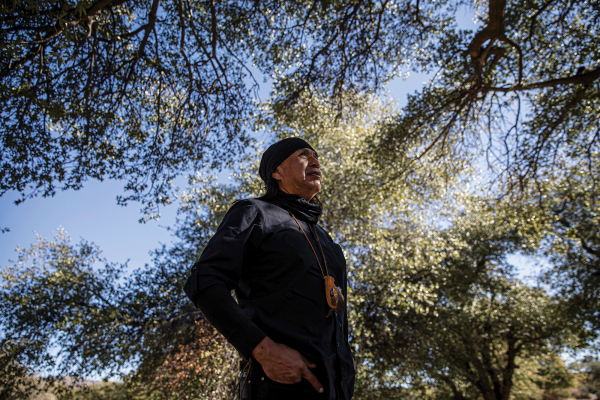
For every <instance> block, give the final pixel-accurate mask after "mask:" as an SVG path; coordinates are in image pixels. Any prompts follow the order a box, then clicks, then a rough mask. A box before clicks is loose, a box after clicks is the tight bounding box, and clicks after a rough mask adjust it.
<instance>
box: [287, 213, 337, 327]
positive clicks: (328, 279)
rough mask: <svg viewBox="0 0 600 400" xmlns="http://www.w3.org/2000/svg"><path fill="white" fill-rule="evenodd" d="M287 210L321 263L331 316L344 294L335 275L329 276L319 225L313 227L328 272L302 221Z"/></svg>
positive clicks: (318, 262)
mask: <svg viewBox="0 0 600 400" xmlns="http://www.w3.org/2000/svg"><path fill="white" fill-rule="evenodd" d="M287 211H288V212H289V213H290V215H291V216H292V217H293V218H294V221H296V223H297V224H298V227H299V228H300V230H301V231H302V233H303V234H304V237H305V238H306V241H307V242H308V244H309V245H310V248H311V249H312V251H313V254H314V255H315V258H316V259H317V264H319V269H320V270H321V274H323V278H324V279H325V297H326V298H327V305H329V308H330V309H331V310H330V311H329V314H327V316H330V315H331V313H332V311H335V310H337V309H338V308H340V306H341V305H342V303H343V302H344V295H343V294H342V289H341V288H340V287H339V286H335V280H334V279H333V277H332V276H329V270H328V269H327V260H326V259H325V253H324V252H323V246H321V240H319V235H318V233H317V227H316V226H315V225H314V224H313V229H314V230H315V237H316V238H317V243H318V244H319V249H320V250H321V255H322V256H323V263H324V264H325V272H327V274H325V272H323V267H321V261H319V257H318V256H317V252H316V251H315V248H314V247H313V245H312V243H311V242H310V240H309V239H308V236H306V232H304V229H302V225H300V222H298V220H297V219H296V217H295V216H294V214H292V212H291V211H290V210H287ZM309 227H310V225H309Z"/></svg>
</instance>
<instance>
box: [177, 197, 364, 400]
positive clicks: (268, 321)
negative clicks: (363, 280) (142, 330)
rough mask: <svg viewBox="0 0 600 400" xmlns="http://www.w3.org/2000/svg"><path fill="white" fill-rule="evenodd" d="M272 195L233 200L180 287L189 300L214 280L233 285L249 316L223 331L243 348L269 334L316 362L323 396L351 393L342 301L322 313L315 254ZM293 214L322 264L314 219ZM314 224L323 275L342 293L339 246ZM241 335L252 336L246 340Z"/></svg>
mask: <svg viewBox="0 0 600 400" xmlns="http://www.w3.org/2000/svg"><path fill="white" fill-rule="evenodd" d="M274 203H275V204H274ZM276 203H277V202H276V201H274V202H268V201H262V200H257V199H252V200H243V201H240V202H238V203H236V204H235V205H234V206H233V207H232V208H231V209H230V210H229V212H228V213H227V215H226V216H225V218H224V219H223V221H222V222H221V225H220V226H219V229H218V230H217V232H216V234H215V235H214V237H213V238H212V239H211V240H210V241H209V243H208V245H207V246H206V248H205V250H204V252H203V253H202V256H201V257H200V259H199V260H198V262H197V263H196V264H195V265H194V267H193V269H192V275H191V277H190V279H189V280H188V282H187V283H186V293H187V294H188V296H189V297H190V299H192V301H195V300H197V299H198V298H199V297H201V295H202V293H203V292H206V291H207V289H209V288H211V287H214V286H217V285H224V286H225V287H226V288H227V289H228V290H231V289H235V294H236V297H237V299H238V303H239V306H240V307H241V309H242V310H243V312H244V313H245V315H246V316H247V317H249V320H248V321H247V323H244V324H242V325H240V327H239V328H238V329H235V330H236V332H228V335H226V337H227V336H229V337H227V338H228V340H229V341H230V342H231V343H232V344H233V345H234V347H236V348H237V349H238V350H240V353H241V354H242V355H243V356H248V355H249V351H251V350H252V349H253V348H254V347H255V346H256V345H257V344H258V342H260V340H262V338H263V337H264V335H267V336H269V337H270V338H271V339H272V340H274V341H275V342H278V343H283V344H286V345H288V346H290V347H291V348H293V349H295V350H298V351H299V352H300V353H301V354H302V355H304V356H305V357H306V358H307V359H308V360H310V361H312V362H314V363H315V364H317V368H316V369H315V370H314V373H315V375H316V376H317V378H318V379H319V380H320V381H321V383H322V384H323V385H324V388H325V394H326V396H324V398H330V399H332V400H333V399H336V398H339V399H348V400H349V399H350V398H351V397H352V394H353V390H354V366H353V359H352V354H351V351H350V346H349V344H348V318H347V313H346V305H343V306H342V307H341V308H340V309H338V311H337V312H336V313H334V314H333V315H331V316H330V317H327V314H328V311H329V307H328V305H327V300H326V297H325V284H324V279H323V275H322V273H321V270H320V269H319V265H318V263H317V260H316V258H315V254H314V253H313V250H312V249H311V247H310V245H309V243H308V242H307V240H306V238H305V237H304V234H303V233H302V231H301V230H300V228H299V227H298V225H297V223H296V222H295V221H294V219H293V218H292V216H291V215H290V214H289V212H288V211H287V210H285V209H283V208H281V207H280V206H278V205H276ZM296 217H297V218H298V219H299V222H300V224H301V225H302V228H303V229H304V232H306V234H307V236H308V238H309V240H310V241H311V243H312V245H313V248H314V249H315V251H316V252H317V255H318V257H319V260H320V262H321V266H322V267H323V269H325V266H324V263H323V260H322V256H321V252H320V250H319V245H318V242H317V240H316V239H315V235H314V233H315V231H314V229H313V225H312V224H308V223H307V222H305V221H303V220H301V219H300V218H299V217H300V216H299V215H296ZM316 231H317V233H318V235H319V240H320V242H321V245H322V247H323V252H324V253H325V257H326V260H327V268H328V271H329V275H330V276H332V277H334V278H335V282H336V285H338V286H340V287H341V288H342V291H343V294H344V297H345V298H346V297H347V291H346V288H347V280H346V260H345V258H344V254H343V252H342V250H341V248H340V246H338V245H337V244H336V243H334V242H333V240H332V239H331V237H330V236H329V235H328V234H327V232H325V230H323V229H322V228H321V227H319V226H316ZM205 303H206V301H205ZM200 306H201V308H202V310H203V311H204V307H203V306H202V305H200ZM204 306H206V304H205V305H204ZM209 308H210V305H209ZM205 314H207V313H206V312H205ZM221 314H222V313H221ZM222 317H223V316H222V315H221V316H219V317H215V318H222ZM209 320H210V318H209ZM211 322H212V321H211ZM217 328H219V326H217ZM257 332H264V334H263V335H260V334H259V333H257ZM222 333H223V332H222ZM247 337H252V338H253V339H252V340H253V341H254V342H255V343H247ZM336 392H337V393H338V395H337V396H336V395H335V393H336ZM315 397H316V396H315Z"/></svg>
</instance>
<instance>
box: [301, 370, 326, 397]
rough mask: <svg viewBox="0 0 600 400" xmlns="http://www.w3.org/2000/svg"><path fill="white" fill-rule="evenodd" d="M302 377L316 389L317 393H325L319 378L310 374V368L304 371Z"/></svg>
mask: <svg viewBox="0 0 600 400" xmlns="http://www.w3.org/2000/svg"><path fill="white" fill-rule="evenodd" d="M302 376H303V377H304V379H306V380H307V381H308V382H309V383H310V384H311V385H312V386H313V387H314V388H315V390H316V391H317V392H319V393H323V385H321V382H319V380H318V379H317V377H316V376H315V375H314V374H313V373H312V372H310V370H309V369H308V368H304V369H303V371H302Z"/></svg>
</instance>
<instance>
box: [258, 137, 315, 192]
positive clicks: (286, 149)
mask: <svg viewBox="0 0 600 400" xmlns="http://www.w3.org/2000/svg"><path fill="white" fill-rule="evenodd" d="M307 148H308V149H311V150H312V151H315V149H313V148H312V146H311V145H310V144H308V143H306V141H305V140H303V139H300V138H287V139H283V140H280V141H279V142H277V143H274V144H272V145H271V146H269V148H268V149H267V151H265V152H264V153H263V155H262V158H261V160H260V167H259V168H258V173H259V174H260V177H261V179H262V180H263V181H264V182H265V183H266V182H267V181H268V180H269V178H271V174H272V173H273V172H275V170H276V169H277V167H278V166H279V165H281V163H282V162H284V161H285V160H286V159H287V158H288V157H289V156H291V155H292V154H293V153H294V152H295V151H297V150H300V149H307Z"/></svg>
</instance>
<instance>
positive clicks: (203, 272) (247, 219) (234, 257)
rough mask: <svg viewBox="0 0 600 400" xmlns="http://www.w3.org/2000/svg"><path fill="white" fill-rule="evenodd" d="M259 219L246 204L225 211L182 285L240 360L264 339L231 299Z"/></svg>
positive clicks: (245, 202) (258, 224) (256, 234)
mask: <svg viewBox="0 0 600 400" xmlns="http://www.w3.org/2000/svg"><path fill="white" fill-rule="evenodd" d="M260 231H261V215H260V212H259V211H258V209H257V208H256V206H255V205H254V204H253V203H252V202H251V201H248V200H244V201H240V202H238V203H236V204H235V205H234V206H233V207H231V209H230V210H229V211H228V213H227V215H225V218H223V221H222V222H221V224H220V225H219V228H218V229H217V232H216V233H215V235H214V236H213V237H212V238H211V239H210V240H209V242H208V244H207V245H206V247H205V249H204V251H203V252H202V255H201V256H200V259H199V260H198V261H197V262H196V263H195V264H194V266H193V267H192V271H191V275H190V277H189V278H188V280H187V282H186V284H185V292H186V294H187V295H188V297H189V298H190V300H191V301H192V302H193V303H194V305H196V307H198V308H200V309H201V311H202V313H203V314H204V316H205V317H206V319H207V320H208V321H209V322H210V323H211V324H212V325H213V326H214V327H215V328H217V330H218V331H219V332H220V333H221V334H222V335H223V336H225V338H226V339H227V340H228V341H229V342H230V343H231V344H232V345H233V346H234V347H235V348H236V349H237V350H238V351H239V353H240V354H241V355H242V356H243V357H247V356H249V355H250V353H251V352H252V350H253V349H254V348H255V347H256V346H257V345H258V343H260V341H261V340H262V339H264V338H265V337H266V334H265V333H264V332H262V330H261V329H260V328H258V327H257V326H256V325H255V324H254V323H253V322H252V320H251V319H250V318H249V317H248V316H246V314H244V312H243V311H242V310H241V308H240V306H239V305H238V304H237V303H236V302H235V300H234V299H233V297H231V294H230V292H231V290H232V289H233V288H235V287H236V286H237V284H238V282H239V280H240V277H241V274H242V267H243V262H244V254H245V253H246V249H247V248H248V246H253V245H255V244H256V243H255V241H256V240H257V239H256V238H257V237H260Z"/></svg>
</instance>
